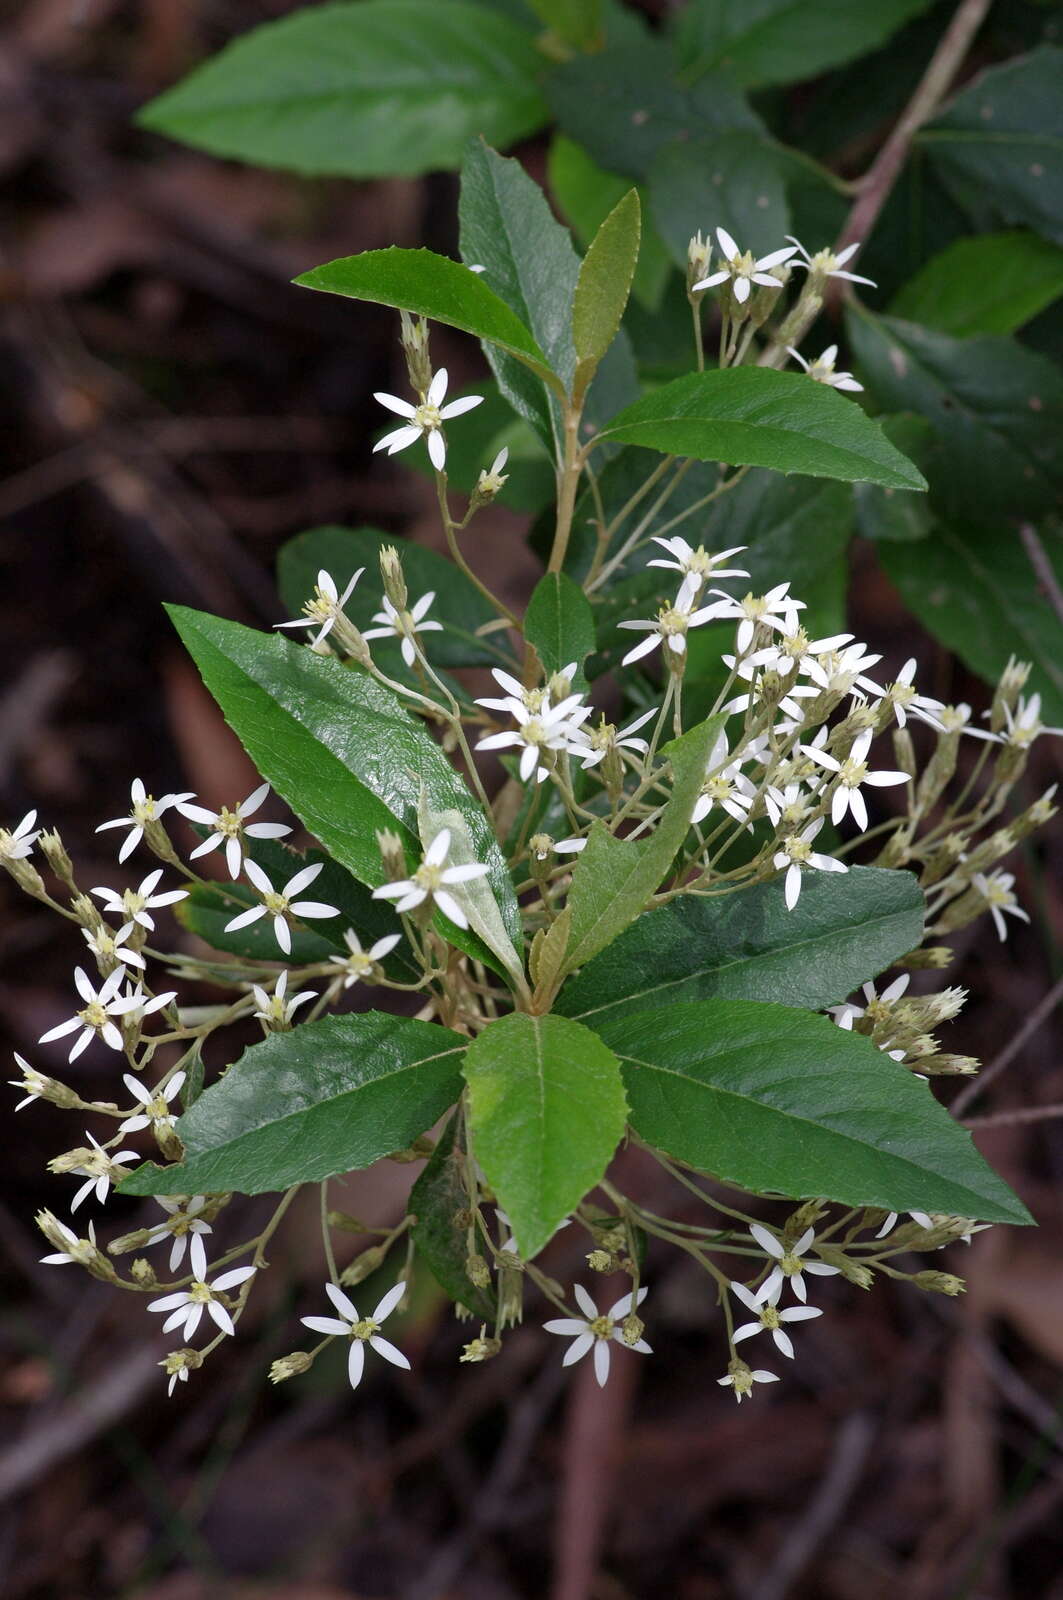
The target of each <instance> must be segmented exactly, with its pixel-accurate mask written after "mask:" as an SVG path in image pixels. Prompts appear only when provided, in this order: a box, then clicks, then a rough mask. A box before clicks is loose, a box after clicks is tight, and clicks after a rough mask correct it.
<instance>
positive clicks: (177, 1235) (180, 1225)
mask: <svg viewBox="0 0 1063 1600" xmlns="http://www.w3.org/2000/svg"><path fill="white" fill-rule="evenodd" d="M155 1199H156V1201H157V1202H158V1204H159V1205H160V1206H161V1207H162V1209H163V1210H164V1211H165V1212H166V1213H167V1217H166V1221H165V1222H159V1223H156V1225H155V1227H153V1228H152V1229H151V1231H150V1232H149V1234H148V1237H147V1240H146V1243H147V1245H149V1246H150V1245H153V1244H161V1243H162V1241H163V1240H164V1239H170V1240H172V1244H171V1246H170V1271H171V1272H176V1271H177V1269H178V1267H179V1266H180V1265H181V1262H182V1261H183V1260H184V1258H185V1251H186V1250H187V1248H188V1241H189V1239H190V1237H191V1236H192V1235H193V1234H196V1233H213V1231H214V1230H213V1228H212V1227H211V1225H210V1223H209V1222H204V1220H203V1218H202V1216H201V1215H200V1212H202V1211H204V1210H205V1209H206V1205H207V1197H206V1195H205V1194H192V1195H187V1194H171V1195H166V1194H157V1195H156V1196H155Z"/></svg>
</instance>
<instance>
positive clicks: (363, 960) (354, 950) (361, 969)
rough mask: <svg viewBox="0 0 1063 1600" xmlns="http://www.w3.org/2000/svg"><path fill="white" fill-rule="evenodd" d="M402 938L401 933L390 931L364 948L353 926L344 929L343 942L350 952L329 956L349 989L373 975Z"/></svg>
mask: <svg viewBox="0 0 1063 1600" xmlns="http://www.w3.org/2000/svg"><path fill="white" fill-rule="evenodd" d="M401 940H402V934H401V933H388V934H385V935H384V937H383V938H382V939H378V940H377V941H376V943H375V944H371V945H370V946H369V949H368V950H363V949H362V941H361V940H360V939H359V937H358V935H357V934H356V933H355V931H354V929H353V928H347V929H345V930H344V934H343V942H344V944H345V945H346V946H347V949H348V951H349V952H350V953H349V954H348V955H345V956H329V960H330V961H332V962H334V963H335V965H336V966H337V967H339V969H340V971H341V972H342V973H343V987H344V988H345V989H349V988H350V987H351V986H352V984H355V983H358V982H359V981H363V982H364V981H365V980H367V979H369V978H371V977H372V976H373V973H374V972H375V970H376V968H377V967H378V966H379V964H380V962H381V961H383V959H384V957H385V956H386V955H390V954H391V952H392V950H394V948H395V946H396V945H397V944H399V943H400V942H401Z"/></svg>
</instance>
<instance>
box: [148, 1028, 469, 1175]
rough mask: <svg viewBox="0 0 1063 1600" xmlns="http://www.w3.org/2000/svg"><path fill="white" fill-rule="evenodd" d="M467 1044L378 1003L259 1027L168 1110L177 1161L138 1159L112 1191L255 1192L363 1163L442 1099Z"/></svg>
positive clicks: (438, 1111) (439, 1110)
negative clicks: (182, 1105)
mask: <svg viewBox="0 0 1063 1600" xmlns="http://www.w3.org/2000/svg"><path fill="white" fill-rule="evenodd" d="M467 1043H468V1041H467V1040H466V1039H464V1038H462V1037H461V1035H460V1034H457V1033H451V1031H450V1029H449V1028H440V1027H438V1026H436V1025H435V1024H433V1023H428V1022H414V1021H413V1020H411V1019H410V1018H409V1017H392V1016H387V1015H385V1013H384V1012H382V1011H368V1012H365V1013H364V1014H363V1015H360V1016H340V1017H325V1018H323V1019H322V1020H321V1021H320V1022H306V1023H303V1025H302V1026H301V1027H297V1028H294V1029H293V1030H292V1031H291V1032H290V1033H274V1034H271V1035H270V1036H269V1038H268V1039H264V1040H263V1041H262V1043H261V1044H256V1045H252V1046H251V1048H250V1049H249V1050H245V1051H244V1053H243V1055H242V1056H241V1057H240V1059H239V1060H238V1061H236V1062H235V1063H234V1065H233V1066H231V1067H230V1068H229V1070H228V1072H227V1073H226V1074H225V1076H224V1078H221V1079H219V1081H218V1082H217V1083H214V1084H212V1085H211V1087H210V1088H209V1089H207V1090H205V1091H204V1093H203V1094H202V1095H200V1097H199V1099H198V1100H197V1101H196V1103H195V1105H194V1106H192V1108H191V1109H190V1110H189V1111H186V1112H185V1114H184V1116H183V1117H180V1118H179V1119H178V1122H177V1124H176V1126H177V1132H178V1135H179V1137H180V1139H181V1143H182V1144H183V1145H184V1147H185V1157H184V1160H183V1161H182V1162H181V1164H180V1165H179V1166H174V1167H159V1166H156V1165H155V1164H154V1163H152V1162H147V1163H146V1164H145V1165H144V1166H142V1167H138V1168H137V1169H136V1171H135V1172H133V1173H131V1174H130V1176H129V1178H127V1180H126V1182H125V1184H124V1185H123V1191H122V1192H123V1193H126V1194H220V1193H222V1192H224V1191H225V1190H229V1189H232V1190H235V1191H237V1192H238V1193H240V1194H265V1193H268V1192H272V1191H274V1190H277V1189H287V1188H288V1187H289V1185H290V1184H293V1183H315V1182H318V1181H320V1180H321V1179H323V1178H332V1177H335V1176H336V1175H337V1174H338V1173H341V1172H351V1171H355V1170H359V1169H361V1168H362V1167H368V1166H371V1165H372V1163H373V1162H374V1161H379V1160H380V1159H381V1157H382V1156H386V1155H390V1154H391V1152H392V1151H394V1150H403V1149H405V1148H406V1147H407V1146H408V1145H410V1144H412V1143H413V1141H414V1139H417V1138H419V1137H420V1135H421V1134H422V1133H424V1131H425V1129H426V1128H430V1127H431V1126H432V1123H433V1122H435V1121H436V1119H437V1118H438V1117H441V1116H442V1114H443V1112H444V1111H445V1110H446V1109H447V1107H448V1106H451V1105H453V1104H454V1102H455V1100H456V1099H457V1098H458V1096H459V1095H460V1093H461V1058H462V1055H463V1053H464V1051H465V1046H466V1044H467Z"/></svg>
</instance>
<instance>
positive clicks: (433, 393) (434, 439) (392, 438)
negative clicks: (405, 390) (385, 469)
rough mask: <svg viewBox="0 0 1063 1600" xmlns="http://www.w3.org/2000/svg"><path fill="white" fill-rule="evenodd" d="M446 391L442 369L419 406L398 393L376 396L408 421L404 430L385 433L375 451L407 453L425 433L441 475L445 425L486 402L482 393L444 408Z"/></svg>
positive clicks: (391, 454)
mask: <svg viewBox="0 0 1063 1600" xmlns="http://www.w3.org/2000/svg"><path fill="white" fill-rule="evenodd" d="M446 392H447V369H446V367H440V369H439V371H438V372H437V373H436V375H435V377H434V378H433V379H432V381H431V383H430V384H429V385H428V393H427V394H426V395H425V397H424V400H423V401H422V403H421V404H420V405H419V406H415V405H411V404H410V402H409V400H400V398H399V396H398V395H395V394H375V395H374V396H373V399H374V400H379V401H380V404H381V405H382V406H387V408H388V410H389V411H394V412H395V414H396V416H399V417H405V418H406V419H407V420H406V423H405V425H404V426H403V427H401V428H396V429H395V430H394V432H393V433H386V434H385V435H384V437H383V438H382V439H379V440H378V441H377V443H376V444H375V445H374V446H373V449H374V451H376V450H386V451H387V453H388V455H389V456H393V455H394V454H395V452H396V450H405V449H406V447H407V445H411V444H416V443H417V441H418V439H419V438H420V437H421V435H422V434H424V436H425V438H426V440H427V443H428V454H429V456H430V457H431V460H432V465H433V467H435V469H436V471H437V472H442V471H443V469H444V468H445V467H446V464H447V447H446V443H445V442H444V439H443V433H442V427H443V424H444V422H449V421H450V419H451V417H460V416H461V415H462V413H463V412H465V411H471V410H472V408H473V406H478V405H479V404H480V402H481V401H482V399H483V395H482V394H469V395H466V396H465V397H464V399H462V400H452V401H451V402H450V404H449V405H446V406H445V405H444V404H443V397H444V395H445V394H446Z"/></svg>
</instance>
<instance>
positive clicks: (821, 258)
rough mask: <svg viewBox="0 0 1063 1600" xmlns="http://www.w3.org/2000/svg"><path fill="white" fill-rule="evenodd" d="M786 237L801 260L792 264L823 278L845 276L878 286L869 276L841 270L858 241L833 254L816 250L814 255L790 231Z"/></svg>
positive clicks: (853, 254) (849, 279)
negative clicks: (805, 268) (865, 276)
mask: <svg viewBox="0 0 1063 1600" xmlns="http://www.w3.org/2000/svg"><path fill="white" fill-rule="evenodd" d="M786 237H787V239H788V240H789V241H790V243H791V244H792V245H793V246H794V247H795V248H796V249H797V250H798V251H799V252H800V254H801V260H800V261H794V262H793V263H792V265H793V266H795V267H807V268H808V269H810V270H811V271H812V272H815V273H817V274H818V275H820V276H821V277H824V278H847V279H848V281H849V282H850V283H866V284H868V285H870V287H871V288H872V289H877V288H878V285H877V284H876V283H874V282H873V281H872V279H871V278H860V277H857V275H856V273H855V272H843V271H842V270H841V269H842V268H843V267H844V266H845V263H846V262H847V261H851V260H852V259H853V257H854V256H855V254H856V252H857V251H858V250H859V248H860V244H859V242H858V243H856V244H847V245H846V247H845V249H844V250H842V251H840V252H839V253H838V255H835V254H834V251H833V250H817V251H816V254H815V255H814V256H810V255H809V253H808V251H807V250H806V249H805V247H804V245H803V244H802V243H801V241H800V240H799V239H795V238H794V236H793V234H792V233H788V234H787V235H786Z"/></svg>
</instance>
